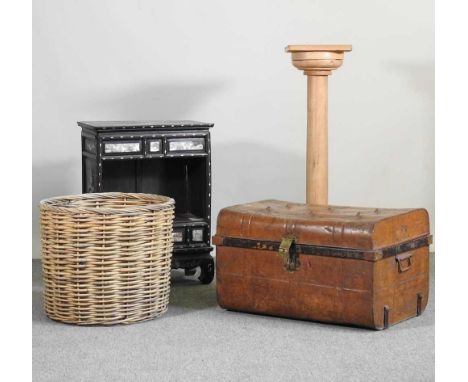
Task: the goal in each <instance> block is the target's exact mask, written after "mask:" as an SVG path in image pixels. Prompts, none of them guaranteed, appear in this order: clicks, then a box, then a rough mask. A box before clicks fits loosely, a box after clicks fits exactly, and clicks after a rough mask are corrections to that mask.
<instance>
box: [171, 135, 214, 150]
mask: <svg viewBox="0 0 468 382" xmlns="http://www.w3.org/2000/svg"><path fill="white" fill-rule="evenodd" d="M184 152H187V153H204V152H206V141H205V137H186V138H168V140H167V153H168V154H172V153H184Z"/></svg>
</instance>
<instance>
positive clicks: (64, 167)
mask: <svg viewBox="0 0 468 382" xmlns="http://www.w3.org/2000/svg"><path fill="white" fill-rule="evenodd" d="M33 12H34V13H33V100H32V101H33V198H32V204H33V216H32V218H33V257H39V256H40V248H39V224H38V210H37V206H38V202H39V200H40V199H42V198H46V197H50V196H55V195H63V194H73V193H79V192H81V154H80V129H79V127H78V126H77V125H76V121H78V120H125V119H129V120H135V119H143V120H148V119H194V120H201V121H207V122H214V123H215V127H214V129H213V130H212V145H213V147H212V154H213V203H212V204H213V213H212V215H213V217H216V215H217V213H218V211H219V209H220V208H222V207H224V206H227V205H232V204H237V203H243V202H248V201H254V200H261V199H267V198H279V199H285V200H291V201H303V200H304V199H305V137H306V77H305V76H304V75H303V74H302V73H301V72H300V71H298V70H297V69H295V68H294V67H293V66H292V64H291V61H290V59H291V58H290V55H289V54H286V53H285V52H284V47H285V46H286V45H287V44H293V43H296V44H297V43H351V44H353V51H352V52H351V53H348V54H346V56H345V60H344V64H343V66H342V67H341V68H339V69H338V70H337V71H336V72H334V73H333V75H332V76H331V77H330V78H329V93H330V94H329V141H330V143H329V156H330V159H329V166H330V170H329V177H330V185H329V189H330V197H329V200H330V204H335V205H355V206H370V207H381V208H383V207H424V208H427V209H428V210H429V212H430V216H431V223H432V226H433V225H434V25H433V24H434V14H433V12H434V5H433V3H432V1H425V0H413V1H403V0H394V1H375V0H365V1H364V0H362V1H358V2H352V1H340V0H321V1H319V0H316V1H311V0H294V1H272V0H268V1H267V0H257V1H237V2H226V1H216V0H210V1H202V0H200V1H190V0H173V1H167V2H163V1H153V0H118V1H117V0H100V1H95V0H74V1H73V0H66V1H64V0H41V1H34V2H33ZM12 128H15V127H12ZM432 231H433V232H434V229H433V228H432Z"/></svg>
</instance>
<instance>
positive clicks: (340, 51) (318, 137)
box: [286, 45, 351, 205]
mask: <svg viewBox="0 0 468 382" xmlns="http://www.w3.org/2000/svg"><path fill="white" fill-rule="evenodd" d="M349 51H351V45H288V46H287V47H286V52H288V53H291V58H292V63H293V65H294V66H295V67H296V68H298V69H300V70H303V71H304V74H305V75H306V76H307V162H306V202H307V203H308V204H321V205H327V204H328V76H329V75H330V74H331V72H332V70H334V69H337V68H339V67H340V66H341V64H342V63H343V58H344V52H349Z"/></svg>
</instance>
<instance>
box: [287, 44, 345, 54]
mask: <svg viewBox="0 0 468 382" xmlns="http://www.w3.org/2000/svg"><path fill="white" fill-rule="evenodd" d="M352 49H353V47H352V45H288V46H287V47H286V48H285V50H286V52H290V53H292V52H351V50H352Z"/></svg>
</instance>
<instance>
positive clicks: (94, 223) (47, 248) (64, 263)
mask: <svg viewBox="0 0 468 382" xmlns="http://www.w3.org/2000/svg"><path fill="white" fill-rule="evenodd" d="M40 210H41V236H42V237H41V241H42V264H43V278H44V300H45V301H44V302H45V311H46V313H47V315H48V316H49V317H50V318H52V319H54V320H58V321H62V322H67V323H74V324H80V325H92V324H104V325H111V324H118V323H122V324H129V323H133V322H137V321H143V320H148V319H151V318H154V317H157V316H159V315H161V314H163V313H164V312H165V311H166V310H167V305H168V302H169V292H170V270H171V257H172V244H173V243H172V223H173V219H174V200H173V199H170V198H168V197H165V196H159V195H150V194H126V193H116V192H112V193H101V194H84V195H77V196H63V197H56V198H50V199H46V200H43V201H41V203H40Z"/></svg>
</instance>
